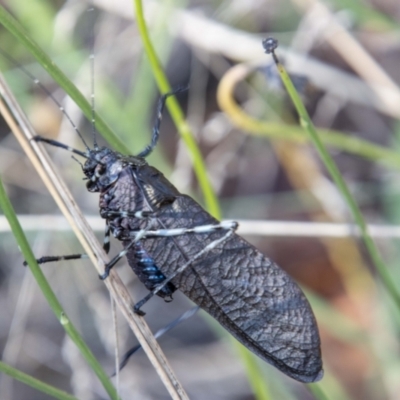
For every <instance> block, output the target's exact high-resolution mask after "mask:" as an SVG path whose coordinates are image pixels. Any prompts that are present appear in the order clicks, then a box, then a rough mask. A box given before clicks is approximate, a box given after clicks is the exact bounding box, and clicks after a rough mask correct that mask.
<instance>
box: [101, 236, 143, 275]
mask: <svg viewBox="0 0 400 400" xmlns="http://www.w3.org/2000/svg"><path fill="white" fill-rule="evenodd" d="M145 235H146V229H142V230H141V231H138V232H136V235H135V237H134V238H133V239H132V241H131V242H130V243H129V244H128V245H127V246H126V247H125V248H124V249H123V250H122V251H120V252H119V253H118V254H117V255H116V256H115V257H114V258H113V259H112V260H111V261H110V262H109V263H108V264H107V265H106V266H105V269H104V273H103V274H102V275H99V278H100V279H101V280H104V279H106V278H107V277H108V275H110V271H111V269H112V268H113V267H114V265H115V264H116V263H117V262H118V261H119V260H120V259H121V258H122V257H124V256H125V255H126V253H127V252H128V251H129V249H130V248H131V247H132V246H133V245H134V244H135V243H136V242H137V241H139V240H140V239H142V238H143V237H144V236H145Z"/></svg>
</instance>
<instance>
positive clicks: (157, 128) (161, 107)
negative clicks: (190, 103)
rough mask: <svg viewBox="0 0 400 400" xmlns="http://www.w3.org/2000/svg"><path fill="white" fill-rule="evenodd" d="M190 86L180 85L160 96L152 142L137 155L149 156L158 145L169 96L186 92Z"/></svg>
mask: <svg viewBox="0 0 400 400" xmlns="http://www.w3.org/2000/svg"><path fill="white" fill-rule="evenodd" d="M188 89H189V86H178V87H176V88H175V89H174V90H172V92H168V93H166V94H163V95H162V96H161V97H160V100H158V106H157V117H156V121H155V122H154V126H153V135H152V136H151V143H150V144H149V145H148V146H146V147H145V149H144V150H143V151H141V152H140V153H139V154H138V155H137V157H142V158H145V157H147V156H148V155H149V154H150V153H151V152H152V151H153V150H154V148H155V147H156V145H157V142H158V139H159V137H160V125H161V121H162V115H163V111H164V107H165V103H166V101H167V98H168V97H169V96H173V95H174V94H177V93H180V92H184V91H185V90H188Z"/></svg>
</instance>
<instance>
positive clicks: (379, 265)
mask: <svg viewBox="0 0 400 400" xmlns="http://www.w3.org/2000/svg"><path fill="white" fill-rule="evenodd" d="M272 55H273V57H274V60H275V63H276V65H277V68H278V71H279V75H280V77H281V79H282V82H283V84H284V85H285V88H286V90H287V92H288V94H289V96H290V98H291V100H292V102H293V104H294V106H295V107H296V110H297V112H298V114H299V119H300V125H301V126H302V127H303V128H304V129H305V131H306V132H308V134H309V136H310V139H311V141H312V142H313V144H314V146H315V148H316V149H317V151H318V154H319V156H320V157H321V160H322V162H323V163H324V165H325V167H326V169H327V170H328V172H329V173H330V175H331V177H332V179H333V181H334V182H335V184H336V186H337V187H338V189H339V191H340V192H341V193H342V195H343V197H344V199H345V201H346V202H347V204H348V206H349V209H350V211H351V213H352V215H353V218H354V221H355V223H356V224H357V225H358V226H359V228H360V231H361V236H362V239H363V240H364V243H365V245H366V247H367V250H368V253H369V255H370V256H371V259H372V260H373V262H374V264H375V266H376V269H377V271H378V274H379V276H380V278H381V280H382V282H383V284H384V286H385V287H386V289H387V290H388V292H389V294H390V295H391V297H392V298H393V300H394V301H395V303H396V305H397V307H398V308H399V309H400V294H399V292H398V289H397V287H396V285H394V284H393V280H392V278H391V276H390V274H389V271H388V270H387V267H386V265H385V263H384V262H383V260H382V258H381V255H380V253H379V250H378V249H377V247H376V245H375V243H374V241H373V240H372V238H371V236H370V235H369V234H368V229H367V223H366V221H365V219H364V216H363V215H362V212H361V210H360V208H359V207H358V205H357V203H356V201H355V200H354V197H353V196H352V194H351V192H350V190H349V188H348V186H347V184H346V182H345V180H344V179H343V177H342V175H341V173H340V171H339V169H338V168H337V166H336V164H335V162H334V161H333V158H332V157H331V156H330V154H329V152H328V151H327V149H326V147H325V145H324V143H323V142H322V140H321V138H320V136H319V135H318V133H317V130H316V129H315V126H314V124H313V123H312V121H311V118H310V116H309V115H308V112H307V110H306V108H305V107H304V105H303V103H302V101H301V99H300V96H299V95H298V93H297V91H296V88H295V87H294V85H293V83H292V81H291V79H290V77H289V75H288V73H287V72H286V70H285V68H284V67H283V65H282V64H281V63H280V62H279V60H278V58H277V57H276V55H275V53H272Z"/></svg>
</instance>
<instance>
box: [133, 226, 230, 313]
mask: <svg viewBox="0 0 400 400" xmlns="http://www.w3.org/2000/svg"><path fill="white" fill-rule="evenodd" d="M212 226H213V225H212ZM199 228H202V227H199ZM236 228H237V223H235V225H234V226H233V227H232V228H230V229H229V230H228V232H226V234H225V235H224V236H222V237H221V238H219V239H216V240H214V241H213V242H211V243H209V244H208V245H207V246H206V247H204V249H203V250H201V251H200V252H199V253H197V254H196V255H195V256H194V257H192V258H191V259H190V260H189V261H187V262H186V263H185V264H183V265H182V266H181V267H179V268H178V269H177V270H176V271H175V272H174V273H173V274H172V275H171V276H169V277H168V278H167V279H165V280H164V281H163V282H162V283H161V284H160V285H158V286H157V287H156V288H155V289H154V290H152V291H151V292H150V293H149V294H148V295H147V296H146V297H144V298H143V299H142V300H140V301H139V302H137V303H136V304H135V306H134V308H133V311H134V312H135V313H137V314H139V315H143V314H144V313H143V311H141V310H140V308H141V307H142V306H143V305H144V304H145V303H147V302H148V301H149V300H150V299H151V298H152V297H153V296H154V295H155V294H157V293H158V292H159V291H160V290H161V289H162V288H163V287H164V286H165V285H166V284H167V283H168V282H170V281H171V280H172V279H174V278H175V277H176V276H177V275H178V274H180V273H181V272H183V271H184V270H185V269H186V268H187V267H188V266H189V265H190V264H192V263H193V262H194V261H196V260H197V259H199V258H200V257H202V256H203V255H204V254H206V253H207V252H209V251H210V250H212V249H215V248H216V247H217V246H218V245H219V244H221V243H224V242H226V241H227V240H228V239H229V238H230V237H231V236H232V235H233V233H234V232H235V230H236ZM193 229H195V228H193ZM171 230H172V229H171ZM202 232H204V231H202Z"/></svg>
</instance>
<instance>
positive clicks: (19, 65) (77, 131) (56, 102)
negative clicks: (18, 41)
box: [0, 49, 90, 154]
mask: <svg viewBox="0 0 400 400" xmlns="http://www.w3.org/2000/svg"><path fill="white" fill-rule="evenodd" d="M0 54H1V55H2V56H3V57H4V58H5V59H6V60H8V61H9V62H10V63H11V64H13V65H15V66H16V67H17V68H18V69H19V70H21V71H22V72H23V73H24V74H25V75H26V76H27V77H28V78H29V79H31V80H32V82H33V83H34V84H35V85H37V86H38V87H40V89H41V90H42V91H43V92H44V93H46V94H47V95H48V96H49V97H50V98H51V99H52V100H53V102H54V103H55V104H56V105H57V107H58V108H59V110H60V111H61V112H62V113H63V114H64V116H65V117H66V118H67V120H68V122H69V123H70V125H71V126H72V128H73V129H74V131H75V132H76V133H77V134H78V136H79V138H80V139H81V141H82V143H83V145H84V146H85V147H86V150H88V151H89V150H90V148H89V146H88V145H87V143H86V141H85V139H84V138H83V136H82V134H81V132H80V131H79V129H78V127H77V126H76V125H75V123H74V121H72V119H71V117H70V116H69V115H68V114H67V112H66V111H65V108H64V107H63V106H62V105H61V103H60V102H59V101H58V100H57V99H56V98H55V96H54V95H53V94H52V93H51V92H50V90H48V89H47V88H46V87H45V86H44V85H43V84H42V83H41V82H40V81H39V79H37V78H36V77H35V76H34V75H33V74H32V73H30V72H29V70H27V69H26V68H25V67H24V66H23V65H21V64H19V63H18V62H17V61H15V60H14V59H13V58H12V57H11V56H10V55H9V54H7V53H6V52H5V51H3V50H2V49H0ZM50 144H52V143H50ZM52 145H53V146H56V145H55V144H52ZM57 147H61V146H57ZM67 147H68V146H66V147H65V148H67ZM77 151H78V150H77ZM77 151H74V153H76V154H80V153H77Z"/></svg>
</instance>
